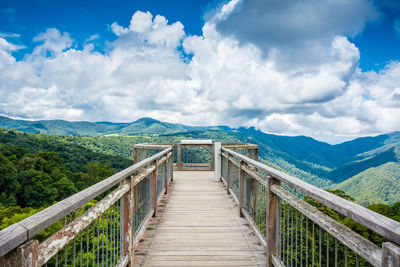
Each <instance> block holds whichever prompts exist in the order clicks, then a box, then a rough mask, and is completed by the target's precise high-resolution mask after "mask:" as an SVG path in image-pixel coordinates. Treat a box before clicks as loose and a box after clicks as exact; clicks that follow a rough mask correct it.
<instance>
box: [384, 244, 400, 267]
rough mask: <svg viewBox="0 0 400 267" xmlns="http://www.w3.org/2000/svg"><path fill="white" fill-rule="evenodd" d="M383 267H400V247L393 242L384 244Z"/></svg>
mask: <svg viewBox="0 0 400 267" xmlns="http://www.w3.org/2000/svg"><path fill="white" fill-rule="evenodd" d="M382 266H384V267H398V266H400V247H399V246H398V245H396V244H393V243H391V242H385V243H383V244H382Z"/></svg>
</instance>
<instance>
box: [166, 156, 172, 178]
mask: <svg viewBox="0 0 400 267" xmlns="http://www.w3.org/2000/svg"><path fill="white" fill-rule="evenodd" d="M172 160H173V159H172V157H169V158H168V160H167V173H168V176H167V177H168V182H169V181H171V178H172V171H173V170H172V164H171V161H172Z"/></svg>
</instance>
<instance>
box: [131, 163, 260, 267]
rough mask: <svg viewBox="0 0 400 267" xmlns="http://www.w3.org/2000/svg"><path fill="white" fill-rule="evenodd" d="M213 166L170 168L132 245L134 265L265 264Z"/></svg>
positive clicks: (257, 245) (256, 242)
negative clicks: (156, 205) (168, 181)
mask: <svg viewBox="0 0 400 267" xmlns="http://www.w3.org/2000/svg"><path fill="white" fill-rule="evenodd" d="M213 179H214V172H206V171H196V172H191V171H184V172H177V171H175V172H174V182H173V184H172V186H171V188H170V192H169V193H168V195H167V197H166V198H165V199H164V200H163V201H164V202H165V203H164V204H165V205H163V206H162V208H161V210H159V215H158V216H157V217H156V218H154V219H153V220H152V222H150V224H149V226H148V228H147V230H146V232H145V233H144V235H143V240H142V242H141V244H140V245H139V247H138V248H137V249H136V251H135V254H136V255H137V256H136V263H137V264H138V265H140V266H265V251H264V248H263V246H262V245H261V244H260V243H259V241H258V239H257V237H256V236H255V235H254V234H253V233H252V231H251V230H250V228H249V227H248V223H247V222H246V221H245V219H243V218H240V217H239V214H238V207H237V205H235V203H234V201H233V200H232V197H231V196H230V195H228V194H227V193H226V189H225V188H224V186H223V184H222V183H221V182H215V181H213Z"/></svg>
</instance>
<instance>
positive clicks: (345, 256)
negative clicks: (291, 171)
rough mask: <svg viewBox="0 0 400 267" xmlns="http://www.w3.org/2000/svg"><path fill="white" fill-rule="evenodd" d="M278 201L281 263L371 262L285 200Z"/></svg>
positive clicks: (333, 264)
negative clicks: (280, 210) (279, 209)
mask: <svg viewBox="0 0 400 267" xmlns="http://www.w3.org/2000/svg"><path fill="white" fill-rule="evenodd" d="M281 203H282V212H281V225H280V231H281V236H280V238H281V242H280V244H281V248H280V251H281V255H280V257H281V260H282V262H283V263H284V264H285V266H303V265H304V266H372V265H371V264H370V263H368V262H367V261H366V260H365V259H363V258H362V257H360V256H359V255H357V254H356V253H355V252H354V251H352V250H351V249H350V248H348V247H347V246H345V245H344V244H343V243H342V242H340V241H338V240H337V239H336V238H335V237H333V236H332V235H331V234H329V233H328V232H327V231H325V230H324V229H323V228H322V227H321V226H319V225H318V224H316V223H314V222H313V221H312V220H310V219H309V218H308V217H306V216H305V215H303V214H302V213H301V212H299V211H298V210H297V209H295V208H294V207H292V206H291V205H289V204H288V203H287V202H285V201H282V202H281Z"/></svg>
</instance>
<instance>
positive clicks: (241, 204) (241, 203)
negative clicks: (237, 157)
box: [238, 161, 246, 217]
mask: <svg viewBox="0 0 400 267" xmlns="http://www.w3.org/2000/svg"><path fill="white" fill-rule="evenodd" d="M242 165H243V161H240V163H239V206H238V208H239V215H240V217H243V214H242V209H243V208H244V201H245V194H246V183H245V182H246V181H245V178H244V175H243V170H242Z"/></svg>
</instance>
